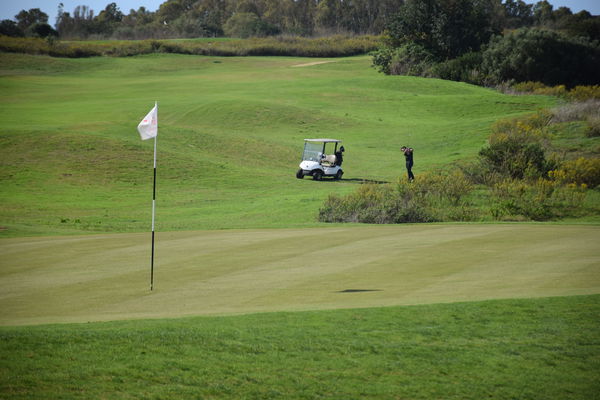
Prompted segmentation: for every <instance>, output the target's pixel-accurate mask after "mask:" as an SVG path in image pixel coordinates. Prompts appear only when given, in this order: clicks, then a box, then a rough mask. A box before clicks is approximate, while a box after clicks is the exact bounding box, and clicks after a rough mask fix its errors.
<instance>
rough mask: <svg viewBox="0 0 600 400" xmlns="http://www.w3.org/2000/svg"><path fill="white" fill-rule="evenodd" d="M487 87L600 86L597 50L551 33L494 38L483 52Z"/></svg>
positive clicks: (524, 31) (599, 50) (518, 33)
mask: <svg viewBox="0 0 600 400" xmlns="http://www.w3.org/2000/svg"><path fill="white" fill-rule="evenodd" d="M481 69H482V73H484V74H485V75H486V79H487V81H488V83H491V84H498V83H500V82H504V81H509V80H513V81H516V82H526V81H539V82H542V83H544V84H546V85H560V84H564V85H566V86H568V87H574V86H576V85H590V84H591V85H596V84H598V83H600V75H599V74H598V71H599V70H600V46H599V45H598V44H597V43H595V42H590V41H589V40H588V39H585V38H574V37H570V36H567V35H565V34H561V33H557V32H554V31H547V30H540V29H521V30H517V31H514V32H511V33H509V34H507V35H505V36H496V37H495V38H493V39H492V40H491V41H490V43H489V45H488V46H487V48H486V49H485V51H484V52H483V61H482V64H481Z"/></svg>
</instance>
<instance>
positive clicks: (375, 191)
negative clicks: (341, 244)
mask: <svg viewBox="0 0 600 400" xmlns="http://www.w3.org/2000/svg"><path fill="white" fill-rule="evenodd" d="M471 190H472V185H471V183H470V182H469V181H468V179H466V177H465V176H464V174H462V173H461V172H460V171H454V172H452V173H451V174H448V175H434V174H422V175H420V176H419V177H417V179H416V180H415V181H413V182H407V181H399V182H398V183H396V184H386V185H376V184H364V185H361V187H360V188H359V189H358V190H357V191H356V192H354V193H351V194H349V195H347V196H343V197H340V196H335V195H331V196H329V198H328V199H327V201H326V202H325V204H324V205H323V207H322V208H321V209H320V210H319V220H320V221H322V222H361V223H372V224H393V223H405V222H434V221H466V220H472V219H473V218H474V215H475V212H474V210H473V209H472V208H471V207H470V205H469V204H468V203H467V202H466V201H465V200H464V198H465V196H466V195H468V194H469V193H470V192H471Z"/></svg>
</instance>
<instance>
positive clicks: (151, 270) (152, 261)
mask: <svg viewBox="0 0 600 400" xmlns="http://www.w3.org/2000/svg"><path fill="white" fill-rule="evenodd" d="M154 107H156V115H157V119H158V102H157V101H155V102H154ZM157 136H158V135H156V136H154V180H153V182H152V255H151V257H150V291H152V290H154V213H155V210H156V138H157Z"/></svg>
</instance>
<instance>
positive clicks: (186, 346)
mask: <svg viewBox="0 0 600 400" xmlns="http://www.w3.org/2000/svg"><path fill="white" fill-rule="evenodd" d="M364 294H365V293H345V294H340V296H361V295H364ZM598 313H600V296H598V295H596V296H582V297H566V298H565V297H563V298H547V299H531V300H504V301H488V302H474V303H458V304H447V305H422V306H412V307H388V308H372V309H362V310H338V311H321V312H303V313H271V314H255V315H246V316H238V317H227V318H215V317H211V318H208V317H204V318H188V319H179V320H173V319H170V320H154V321H152V320H147V321H128V322H111V323H95V324H81V325H49V326H38V327H19V328H0V354H1V355H2V357H0V392H1V393H2V398H4V399H46V398H69V399H104V398H123V399H125V398H126V399H148V398H150V399H159V398H168V399H190V398H202V399H239V398H244V399H265V398H269V399H315V398H323V399H341V398H344V399H353V398H361V399H398V398H401V399H482V398H494V399H515V398H536V399H566V398H568V399H582V400H583V399H586V400H587V399H593V398H596V397H597V394H598V392H599V391H600V384H599V381H598V379H597V378H598V374H599V372H600V362H599V360H600V335H599V332H600V322H599V321H600V320H599V319H598Z"/></svg>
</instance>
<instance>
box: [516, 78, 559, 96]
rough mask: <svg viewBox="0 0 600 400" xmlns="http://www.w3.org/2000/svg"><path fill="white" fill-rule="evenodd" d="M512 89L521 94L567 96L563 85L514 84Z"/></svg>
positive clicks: (529, 82)
mask: <svg viewBox="0 0 600 400" xmlns="http://www.w3.org/2000/svg"><path fill="white" fill-rule="evenodd" d="M513 89H514V90H515V91H517V92H521V93H533V94H539V95H542V96H556V97H562V98H566V97H567V95H568V90H567V88H566V86H565V85H556V86H547V85H544V84H543V83H541V82H531V81H528V82H520V83H516V84H514V85H513Z"/></svg>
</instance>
